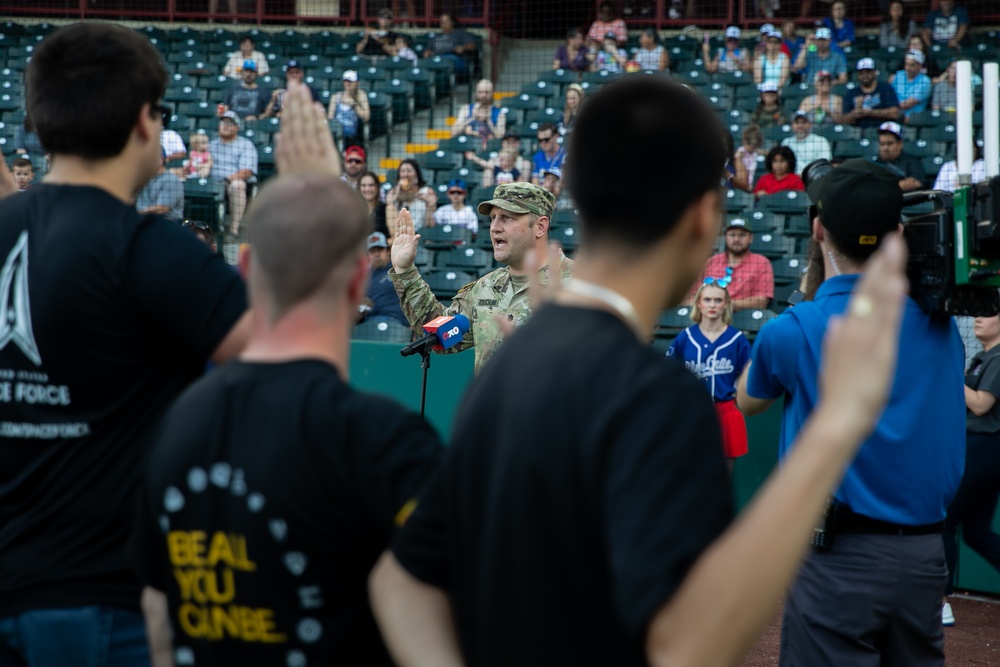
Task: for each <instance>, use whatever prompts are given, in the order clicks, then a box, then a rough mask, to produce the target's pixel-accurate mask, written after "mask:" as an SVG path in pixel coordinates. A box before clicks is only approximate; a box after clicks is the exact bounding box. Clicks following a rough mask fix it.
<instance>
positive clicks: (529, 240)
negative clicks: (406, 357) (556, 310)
mask: <svg viewBox="0 0 1000 667" xmlns="http://www.w3.org/2000/svg"><path fill="white" fill-rule="evenodd" d="M554 207H555V197H554V196H552V193H550V192H548V191H547V190H544V189H542V188H540V187H538V186H537V185H532V184H531V183H510V184H508V185H500V186H498V187H497V188H496V190H495V191H494V193H493V199H491V200H489V201H484V202H483V203H481V204H480V205H479V212H480V213H482V214H483V215H489V216H490V238H491V239H492V240H493V257H494V258H495V259H496V260H497V261H498V262H500V263H502V264H505V265H506V266H503V267H501V268H499V269H497V270H496V271H493V272H491V273H488V274H486V275H485V276H483V277H482V278H480V279H479V280H477V281H475V282H473V283H469V284H468V285H466V286H465V287H463V288H462V289H460V290H458V294H456V295H455V297H454V298H453V299H452V301H451V305H450V306H448V308H445V307H444V306H442V305H441V304H440V303H439V302H438V301H437V299H436V298H435V297H434V294H433V292H431V288H430V287H429V286H428V285H427V283H426V282H424V279H423V278H421V277H420V272H419V271H417V268H416V267H415V266H414V265H413V259H414V257H416V254H417V244H418V241H419V239H420V235H419V234H415V233H414V231H413V221H412V219H411V218H410V214H409V212H408V211H406V210H405V209H404V210H403V211H401V212H400V215H399V220H398V221H397V226H398V228H399V233H398V234H397V235H396V239H395V241H394V242H393V245H392V266H393V268H392V269H390V270H389V278H390V279H391V280H392V283H393V286H395V288H396V294H398V295H399V301H400V305H401V306H402V308H403V313H404V314H405V315H406V319H407V320H408V321H409V322H410V326H412V327H413V329H414V330H415V331H417V332H418V333H420V334H423V331H422V330H421V327H422V326H423V325H424V323H426V322H428V321H429V320H432V319H434V318H435V317H438V316H440V315H454V314H455V313H462V314H463V315H465V316H466V317H468V318H469V321H470V322H472V327H471V328H470V329H469V331H468V333H466V334H465V336H464V337H463V338H462V341H461V342H460V343H459V344H458V345H456V346H454V347H452V348H451V349H449V350H447V351H446V352H447V353H450V352H461V351H462V350H467V349H469V348H470V347H475V352H476V362H475V370H476V373H478V372H479V371H480V370H481V369H482V367H483V364H484V363H485V362H486V360H487V359H489V357H490V356H491V355H492V354H493V353H494V352H496V350H497V348H498V347H499V346H500V342H501V341H502V340H503V335H504V333H503V330H502V327H501V325H500V324H499V323H498V322H497V321H496V317H495V316H496V315H497V314H502V315H503V316H505V317H506V319H507V320H508V321H509V322H512V323H513V324H514V325H515V326H520V325H521V324H523V323H524V322H525V320H527V319H528V317H529V316H530V315H531V304H530V303H529V302H528V275H527V268H526V264H525V263H526V261H527V259H528V257H529V255H530V253H531V252H535V253H537V256H538V257H545V253H546V251H547V246H548V240H549V219H550V218H551V216H552V209H553V208H554ZM560 257H561V260H560V265H559V270H560V274H561V278H562V279H564V280H565V279H566V278H568V277H569V275H570V273H571V271H572V268H573V260H571V259H569V258H568V257H566V256H564V255H562V253H560ZM541 272H542V275H541V276H540V282H541V283H542V284H546V283H547V281H548V267H547V266H546V267H543V268H542V269H541Z"/></svg>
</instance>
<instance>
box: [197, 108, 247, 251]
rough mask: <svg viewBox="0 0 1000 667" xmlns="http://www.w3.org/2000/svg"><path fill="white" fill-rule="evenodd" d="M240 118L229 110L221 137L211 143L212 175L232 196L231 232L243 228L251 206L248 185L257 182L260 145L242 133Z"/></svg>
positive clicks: (220, 123) (230, 199) (220, 130)
mask: <svg viewBox="0 0 1000 667" xmlns="http://www.w3.org/2000/svg"><path fill="white" fill-rule="evenodd" d="M239 130H240V118H239V116H237V115H236V112H235V111H227V112H225V113H224V114H222V118H220V119H219V137H218V138H217V139H213V140H212V141H210V142H209V144H208V152H209V153H211V154H212V173H211V176H212V178H213V179H215V180H217V181H222V182H224V183H225V184H226V197H227V198H228V199H229V230H228V231H229V233H230V234H231V235H232V236H236V235H237V234H238V233H239V231H240V222H241V221H242V220H243V212H244V211H246V208H247V184H248V183H256V182H257V147H256V146H254V145H253V142H251V141H250V140H249V139H247V138H245V137H241V136H239Z"/></svg>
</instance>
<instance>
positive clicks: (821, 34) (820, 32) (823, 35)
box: [814, 28, 833, 39]
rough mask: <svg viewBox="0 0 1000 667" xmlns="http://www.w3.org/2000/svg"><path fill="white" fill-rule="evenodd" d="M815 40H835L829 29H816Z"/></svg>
mask: <svg viewBox="0 0 1000 667" xmlns="http://www.w3.org/2000/svg"><path fill="white" fill-rule="evenodd" d="M814 38H815V39H833V33H832V32H830V29H829V28H816V34H815V35H814Z"/></svg>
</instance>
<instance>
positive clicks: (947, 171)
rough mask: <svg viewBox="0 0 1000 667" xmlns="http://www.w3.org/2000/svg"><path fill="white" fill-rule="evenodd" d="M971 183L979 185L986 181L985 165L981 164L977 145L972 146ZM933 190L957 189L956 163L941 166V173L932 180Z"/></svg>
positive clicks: (979, 150)
mask: <svg viewBox="0 0 1000 667" xmlns="http://www.w3.org/2000/svg"><path fill="white" fill-rule="evenodd" d="M972 151H973V152H972V155H973V159H974V160H975V162H973V163H972V182H973V183H980V182H982V181H985V180H986V163H985V162H983V156H982V150H981V149H980V147H979V145H978V144H973V149H972ZM933 189H934V190H947V191H948V192H954V191H955V190H957V189H958V161H957V160H951V161H950V162H945V163H944V164H943V165H941V171H939V172H938V175H937V178H936V179H934V188H933Z"/></svg>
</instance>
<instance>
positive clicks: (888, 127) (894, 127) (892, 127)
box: [878, 120, 903, 139]
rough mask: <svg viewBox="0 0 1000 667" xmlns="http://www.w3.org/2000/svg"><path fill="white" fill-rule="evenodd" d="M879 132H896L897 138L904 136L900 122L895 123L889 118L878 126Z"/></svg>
mask: <svg viewBox="0 0 1000 667" xmlns="http://www.w3.org/2000/svg"><path fill="white" fill-rule="evenodd" d="M878 131H879V133H882V132H888V133H889V134H895V135H896V138H897V139H902V138H903V128H901V127H900V126H899V123H894V122H893V121H891V120H889V121H886V122H884V123H882V124H881V125H879V126H878Z"/></svg>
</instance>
